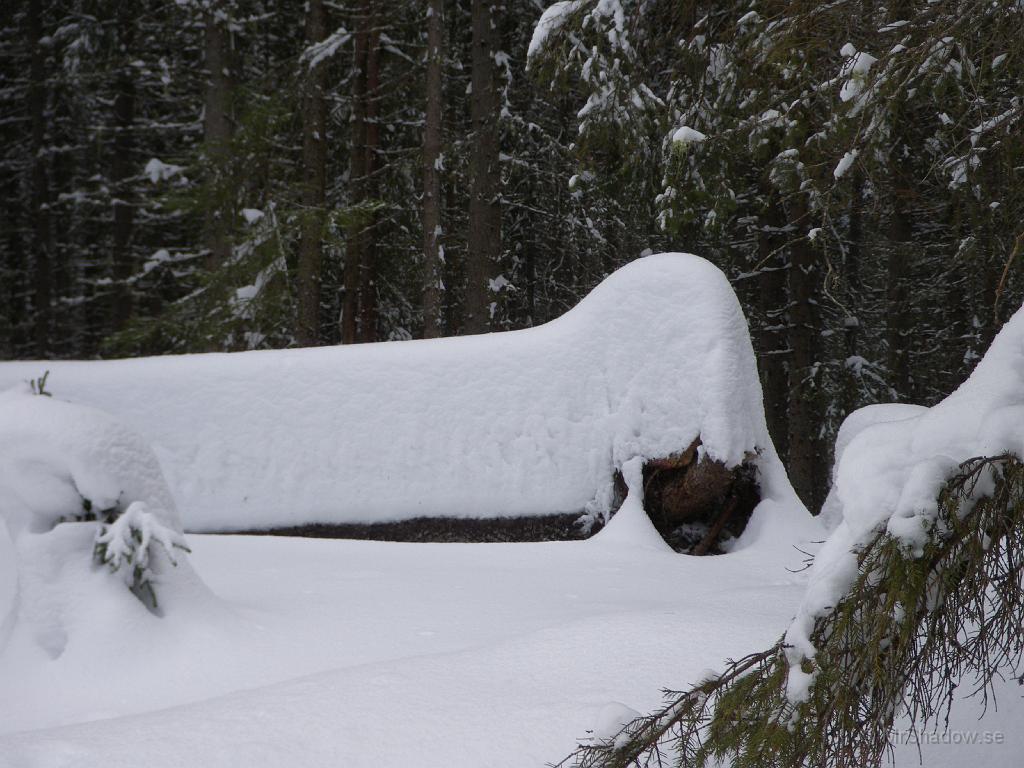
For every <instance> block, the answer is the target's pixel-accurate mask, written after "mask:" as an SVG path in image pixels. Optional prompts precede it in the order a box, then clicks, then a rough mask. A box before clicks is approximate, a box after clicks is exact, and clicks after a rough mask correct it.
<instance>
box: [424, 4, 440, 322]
mask: <svg viewBox="0 0 1024 768" xmlns="http://www.w3.org/2000/svg"><path fill="white" fill-rule="evenodd" d="M443 25H444V0H430V2H429V4H428V5H427V77H426V97H427V98H426V100H427V108H426V115H425V122H424V126H423V271H424V284H423V336H424V338H428V339H429V338H437V337H438V336H441V335H443V323H442V319H441V297H442V292H443V290H444V275H443V270H444V256H443V251H442V250H441V171H440V169H439V168H438V162H439V161H440V159H441V125H442V103H441V102H442V97H443V93H442V87H441V86H442V64H443V58H442V50H441V47H442V45H443V43H444V37H443V34H444V32H443V30H444V26H443Z"/></svg>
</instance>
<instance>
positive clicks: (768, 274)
mask: <svg viewBox="0 0 1024 768" xmlns="http://www.w3.org/2000/svg"><path fill="white" fill-rule="evenodd" d="M767 194H768V197H767V202H766V210H765V212H764V215H763V217H762V220H761V231H760V233H759V235H758V240H757V257H758V258H757V261H758V263H759V264H761V269H762V273H761V275H760V278H759V279H758V283H759V286H758V288H759V290H758V302H759V304H760V309H761V316H762V318H763V319H764V325H763V326H762V327H761V328H760V330H759V333H758V336H759V338H758V348H759V349H760V351H761V359H760V369H761V388H762V390H763V392H764V413H765V419H766V421H767V422H768V432H769V433H770V434H771V437H772V442H773V443H774V444H775V449H776V450H777V451H778V453H779V456H780V457H781V458H782V460H783V461H785V460H786V458H787V456H788V451H789V426H788V410H789V377H788V374H787V372H786V358H787V348H788V344H789V340H788V338H787V333H786V297H787V293H786V254H785V249H784V247H783V246H784V245H785V238H784V237H783V236H782V232H783V227H785V224H786V221H785V215H784V214H783V212H782V208H781V204H780V202H779V200H778V197H777V196H776V195H775V194H773V193H772V192H770V191H769V192H768V193H767Z"/></svg>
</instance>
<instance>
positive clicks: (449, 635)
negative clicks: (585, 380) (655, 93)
mask: <svg viewBox="0 0 1024 768" xmlns="http://www.w3.org/2000/svg"><path fill="white" fill-rule="evenodd" d="M189 542H190V545H191V546H192V548H193V550H194V555H193V558H192V561H193V564H194V566H195V568H196V570H197V571H198V573H199V574H200V575H201V576H202V578H203V579H204V580H205V582H206V583H207V584H208V585H209V586H210V587H211V588H212V589H213V591H214V592H216V593H217V595H218V596H220V597H221V598H222V599H224V600H225V601H226V604H227V605H228V606H230V609H229V611H228V612H229V613H231V612H233V614H234V615H230V616H225V617H221V618H222V620H221V621H218V622H212V623H211V622H205V621H204V622H201V623H200V622H196V623H194V624H189V625H186V626H184V627H175V628H174V629H173V630H171V631H170V632H169V633H168V635H167V636H166V637H159V636H153V635H147V636H146V637H145V638H144V641H145V642H144V643H141V641H142V640H143V639H142V638H138V637H135V638H133V637H132V636H131V629H132V628H130V627H128V628H125V631H124V632H122V633H120V634H118V635H116V636H114V642H112V643H111V645H110V647H109V648H107V649H105V650H104V651H103V652H102V653H101V654H100V656H99V657H95V656H92V657H91V658H87V659H83V658H81V657H76V656H75V654H74V653H73V649H72V648H69V649H68V651H67V652H66V653H65V654H64V655H63V656H62V657H61V658H60V659H57V660H56V661H55V662H54V663H53V664H48V665H44V666H45V670H46V671H45V673H39V672H38V670H37V671H36V673H33V674H34V675H35V676H34V677H31V678H28V677H26V678H23V679H15V680H13V687H12V685H11V683H12V681H11V680H7V681H4V682H3V684H0V765H2V766H3V767H4V768H8V767H11V768H22V767H23V766H24V767H35V766H40V767H45V768H56V767H58V766H75V767H76V768H81V767H83V766H99V765H102V766H105V767H107V768H115V767H116V766H136V765H145V766H147V767H148V768H157V767H159V766H183V765H191V766H200V765H202V766H240V765H244V766H246V767H247V768H256V767H257V766H346V767H347V768H352V767H357V766H373V767H374V768H390V767H392V766H393V767H395V768H399V767H402V768H404V767H406V766H446V767H449V768H450V767H451V766H467V768H468V767H470V766H472V767H473V768H478V767H481V766H488V767H492V766H517V767H518V766H542V765H544V764H546V763H548V762H556V761H557V760H559V759H560V758H561V757H563V756H564V755H565V754H567V753H569V752H570V751H571V750H572V749H573V747H574V746H575V743H576V742H575V739H577V738H585V737H586V736H587V731H588V730H589V729H593V728H594V727H595V726H596V725H597V724H598V720H599V719H600V712H601V710H602V708H604V707H606V705H608V704H610V703H612V702H622V703H624V704H626V705H628V706H630V707H632V708H634V709H636V710H639V711H641V712H643V711H647V710H650V709H652V708H654V707H655V706H657V705H658V704H659V702H660V700H661V696H660V690H661V688H662V687H665V686H669V687H675V688H682V687H685V686H687V685H689V684H690V683H692V682H694V681H695V680H696V679H697V678H698V677H700V676H701V674H702V672H703V671H704V670H705V669H706V668H709V667H710V668H721V666H722V662H723V659H725V658H726V657H728V656H740V655H743V654H745V653H747V652H750V651H753V650H756V649H759V648H761V647H763V646H766V645H768V644H769V643H771V642H772V641H773V640H774V639H775V638H776V637H777V636H778V635H779V634H780V632H781V631H782V629H783V628H784V627H785V626H786V624H787V622H788V621H789V619H790V617H791V616H792V615H793V613H794V610H795V608H796V605H797V603H798V602H799V599H800V595H801V592H802V585H803V580H804V578H803V574H801V573H795V572H793V571H790V570H787V567H788V568H792V569H798V568H799V566H800V564H801V561H802V557H803V556H802V555H801V554H800V553H799V552H798V551H796V550H795V549H793V548H791V547H789V546H788V545H787V546H784V547H783V546H774V547H765V546H755V547H752V548H749V549H746V550H742V551H739V552H736V553H733V554H731V555H727V556H723V557H710V558H694V557H687V556H683V555H677V554H673V553H670V552H666V551H662V550H655V549H651V548H645V547H642V546H637V547H631V546H623V545H621V544H611V543H609V542H604V541H602V540H601V537H598V538H596V539H593V540H589V541H583V542H549V543H522V544H407V543H391V542H372V541H348V540H313V539H292V538H280V537H245V536H200V535H192V536H190V537H189ZM6 546H9V543H8V542H6V540H4V537H2V536H0V549H3V548H4V547H6ZM7 554H8V553H7V552H6V551H3V552H0V555H3V556H0V614H2V613H3V612H4V610H5V609H6V607H7V605H6V603H7V601H8V600H9V599H10V598H9V594H10V592H11V588H10V587H11V584H10V581H11V579H12V574H10V573H8V572H6V571H4V570H3V568H2V564H4V563H6V562H9V561H10V558H9V557H7V556H6V555H7ZM140 644H143V645H144V646H145V647H139V646H140ZM38 674H45V675H46V678H45V679H43V678H41V677H38ZM1020 692H1021V689H1020V688H1019V686H1018V685H1017V684H1016V681H1010V682H1009V683H1007V684H1006V685H1005V687H1004V689H1003V696H1002V697H1001V699H1000V708H999V711H998V712H992V711H990V712H989V714H988V716H986V718H985V719H984V720H983V721H980V722H977V721H976V718H977V717H978V716H979V715H980V708H979V706H978V705H976V704H974V703H973V702H969V703H967V704H962V705H961V706H960V707H959V709H958V710H956V713H957V714H956V718H955V720H954V722H953V723H951V728H952V729H953V731H952V732H953V734H954V738H956V737H955V734H957V733H959V734H963V735H961V736H960V737H958V738H963V739H973V738H977V739H980V740H984V739H986V738H988V739H990V740H991V739H992V738H998V739H999V741H1001V742H1002V743H998V744H996V743H989V744H974V745H970V746H968V745H957V746H949V745H945V744H944V745H942V746H941V747H939V746H933V745H925V748H924V753H923V759H924V764H925V765H927V766H936V765H950V766H953V765H967V764H970V765H972V766H974V768H979V767H980V766H1004V765H1009V764H1012V763H1013V762H1014V759H1013V756H1014V755H1019V754H1020V753H1021V750H1022V749H1024V734H1022V733H1021V732H1020V730H1021V729H1020V728H1019V726H1020V724H1021V721H1022V718H1021V715H1022V713H1024V707H1022V706H1021V701H1020ZM1008 705H1009V706H1008ZM979 729H984V730H979ZM972 734H974V735H972ZM993 735H994V736H993ZM897 761H898V763H899V764H901V765H917V764H918V754H917V749H916V747H913V746H906V745H905V746H902V747H900V748H899V749H898V752H897Z"/></svg>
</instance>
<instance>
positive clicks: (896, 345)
mask: <svg viewBox="0 0 1024 768" xmlns="http://www.w3.org/2000/svg"><path fill="white" fill-rule="evenodd" d="M899 166H900V163H897V164H896V167H897V168H899ZM905 178H906V177H905V176H904V175H903V174H902V173H900V172H899V171H897V175H896V178H895V179H894V180H893V188H892V214H891V216H890V219H889V258H888V262H887V265H886V270H887V302H888V308H887V311H886V320H887V325H886V342H887V346H888V356H887V363H888V368H889V385H890V387H891V388H892V393H893V396H894V399H895V400H903V399H906V398H907V397H908V396H910V394H911V392H910V387H911V378H910V350H909V348H908V340H909V338H910V333H911V329H910V307H909V296H908V287H909V286H908V280H909V276H908V273H909V266H910V259H911V255H910V251H911V247H912V244H911V237H912V229H911V221H910V214H909V211H908V203H909V198H910V194H911V192H910V188H909V186H907V184H906V181H905Z"/></svg>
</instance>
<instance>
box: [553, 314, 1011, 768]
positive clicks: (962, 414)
mask: <svg viewBox="0 0 1024 768" xmlns="http://www.w3.org/2000/svg"><path fill="white" fill-rule="evenodd" d="M838 443H839V444H838V445H837V464H836V469H835V472H834V483H833V488H832V491H831V493H830V496H829V501H828V502H827V503H826V513H827V515H830V516H832V517H833V519H834V522H835V524H836V528H835V530H834V531H833V533H832V534H831V536H830V537H829V539H828V540H827V541H826V542H825V543H824V545H823V546H822V547H821V549H820V550H819V551H818V552H817V553H816V555H815V559H814V563H813V566H812V568H811V572H810V575H809V581H808V585H807V589H806V592H805V596H804V599H803V602H802V604H801V606H800V609H799V611H798V613H797V615H796V617H795V619H794V621H793V623H792V624H791V625H790V627H789V628H788V630H787V631H786V632H785V633H784V634H783V635H782V637H780V638H779V640H778V641H777V642H776V643H775V644H774V645H772V646H771V647H770V648H767V649H766V650H763V651H761V652H759V653H753V654H750V655H748V656H746V657H744V658H741V659H738V660H732V661H730V662H729V663H728V664H727V666H726V668H725V670H724V671H722V672H718V673H711V674H708V675H707V676H706V677H705V678H704V679H703V680H700V681H698V682H697V683H696V684H695V685H694V686H693V687H692V688H690V689H688V690H685V691H669V692H666V702H665V705H664V707H662V708H661V709H660V710H659V711H657V712H654V713H653V714H650V715H648V716H645V717H641V718H638V719H635V720H633V721H632V722H630V723H627V724H626V725H625V726H624V727H623V728H622V730H621V731H620V732H619V733H618V734H616V735H614V736H613V737H610V738H603V739H593V740H591V741H590V742H589V743H585V744H581V745H580V747H579V748H578V750H577V751H576V752H574V753H573V754H572V755H570V756H569V757H568V758H566V759H565V760H563V761H562V763H560V764H559V765H569V764H573V765H577V766H580V767H581V768H591V767H596V766H602V767H611V766H634V765H635V766H668V765H676V766H698V767H702V766H712V765H715V766H717V765H721V764H727V765H731V766H733V768H754V766H758V767H760V766H768V765H773V766H816V767H820V768H833V767H835V768H854V767H857V768H861V767H862V766H876V765H879V764H880V763H881V762H882V760H883V758H885V756H886V755H887V754H888V753H889V752H890V750H891V749H892V734H893V729H894V724H895V723H896V722H897V720H898V719H903V720H907V721H909V722H910V723H912V727H913V728H914V729H915V730H916V732H917V733H924V732H925V731H926V730H927V729H934V728H942V727H947V726H948V723H949V714H950V711H951V707H952V706H953V704H954V701H955V698H956V691H957V690H958V687H959V686H961V685H963V686H965V687H967V688H968V691H969V693H971V694H972V695H974V696H976V697H978V698H980V700H981V702H982V705H983V711H984V708H987V706H988V705H989V703H990V701H989V695H990V693H991V692H992V691H993V688H992V685H993V682H994V681H995V680H997V679H999V678H1000V677H1003V676H1012V677H1017V676H1018V675H1020V664H1021V660H1022V654H1024V633H1022V631H1021V628H1022V626H1024V462H1022V459H1021V457H1022V456H1024V309H1022V310H1021V311H1018V313H1017V314H1016V316H1015V317H1014V318H1013V319H1012V320H1011V321H1010V322H1009V323H1007V325H1006V326H1005V327H1004V329H1003V330H1002V332H1001V333H1000V334H999V336H998V337H997V338H996V340H995V341H994V343H993V345H992V348H991V349H990V351H989V352H988V354H987V355H986V356H985V358H984V359H983V360H982V361H981V362H980V363H979V365H978V367H977V368H976V370H975V372H974V374H973V375H972V376H971V377H970V379H969V380H968V381H967V382H965V384H964V385H963V386H961V388H960V389H959V390H957V392H955V393H954V394H953V395H951V396H950V397H948V398H946V400H944V401H943V402H942V403H940V404H938V405H937V406H935V407H934V408H931V409H924V408H910V407H907V406H873V407H871V408H869V409H864V411H863V412H859V413H855V414H853V415H851V417H850V418H848V420H847V423H846V424H844V427H843V430H842V431H841V432H840V436H839V441H838Z"/></svg>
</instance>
